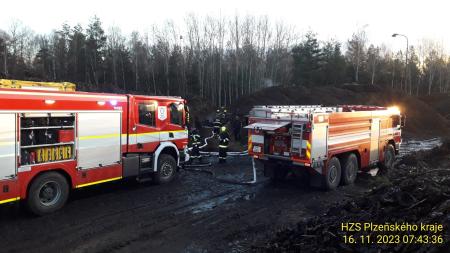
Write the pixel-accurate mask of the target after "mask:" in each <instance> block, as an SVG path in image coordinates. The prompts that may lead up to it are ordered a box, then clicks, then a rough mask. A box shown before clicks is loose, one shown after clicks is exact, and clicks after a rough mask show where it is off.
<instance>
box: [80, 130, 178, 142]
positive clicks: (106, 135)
mask: <svg viewBox="0 0 450 253" xmlns="http://www.w3.org/2000/svg"><path fill="white" fill-rule="evenodd" d="M179 132H186V130H174V131H158V132H147V133H139V134H130V135H129V136H130V137H136V136H143V135H154V134H162V133H179ZM119 136H121V137H126V136H127V134H104V135H88V136H81V137H79V139H80V140H92V139H107V138H114V137H119Z"/></svg>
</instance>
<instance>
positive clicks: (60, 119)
mask: <svg viewBox="0 0 450 253" xmlns="http://www.w3.org/2000/svg"><path fill="white" fill-rule="evenodd" d="M1 81H2V80H0V84H2V82H1ZM3 83H5V81H3ZM14 83H15V85H17V84H18V83H20V81H16V82H14ZM24 83H25V84H26V86H27V87H28V88H26V89H25V88H24V87H20V89H16V88H17V87H12V86H11V85H9V86H7V87H9V88H0V164H1V166H0V204H3V203H7V202H12V201H17V200H23V199H25V200H26V203H27V206H28V207H29V209H30V210H31V211H32V212H34V213H36V214H38V215H43V214H47V213H51V212H53V211H56V210H58V209H60V208H61V207H62V206H63V205H64V204H65V202H66V201H67V199H68V195H69V191H70V189H75V188H81V187H86V186H90V185H95V184H99V183H104V182H109V181H114V180H119V179H122V178H125V177H135V178H137V179H138V180H147V179H151V180H153V181H154V182H156V183H166V182H169V181H171V180H172V179H173V178H174V177H175V175H176V172H177V165H178V164H179V162H180V156H182V155H183V151H184V150H185V148H186V146H187V143H188V132H187V130H186V129H187V128H186V125H185V119H186V117H187V115H186V113H187V112H186V106H185V100H184V99H182V98H179V97H160V96H140V95H117V94H104V93H88V92H71V91H70V90H72V88H73V86H72V85H70V84H68V83H62V84H61V85H60V86H58V85H57V84H55V83H50V85H45V84H46V83H39V84H36V83H32V85H30V84H29V82H24ZM23 86H25V85H23ZM55 87H56V88H55ZM61 87H63V88H61ZM67 87H69V88H70V89H67ZM61 90H63V91H61ZM68 90H69V91H68Z"/></svg>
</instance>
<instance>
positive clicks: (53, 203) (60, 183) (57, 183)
mask: <svg viewBox="0 0 450 253" xmlns="http://www.w3.org/2000/svg"><path fill="white" fill-rule="evenodd" d="M68 198H69V184H68V183H67V180H66V178H65V177H64V176H63V175H61V174H60V173H58V172H46V173H44V174H41V175H39V176H38V177H37V178H36V179H34V180H33V182H32V183H31V185H30V188H29V190H28V197H27V206H28V209H29V210H30V211H31V212H32V213H34V214H36V215H39V216H42V215H46V214H50V213H53V212H55V211H57V210H59V209H61V208H62V207H63V206H64V205H65V204H66V202H67V199H68Z"/></svg>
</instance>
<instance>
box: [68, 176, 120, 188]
mask: <svg viewBox="0 0 450 253" xmlns="http://www.w3.org/2000/svg"><path fill="white" fill-rule="evenodd" d="M119 179H122V177H114V178H110V179H105V180H100V181H95V182H92V183H87V184H80V185H77V186H76V187H75V188H81V187H86V186H91V185H96V184H101V183H106V182H111V181H116V180H119Z"/></svg>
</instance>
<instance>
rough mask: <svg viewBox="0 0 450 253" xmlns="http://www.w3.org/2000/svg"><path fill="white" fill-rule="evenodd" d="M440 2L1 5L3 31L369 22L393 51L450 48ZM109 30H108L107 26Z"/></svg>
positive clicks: (332, 29) (44, 0)
mask: <svg viewBox="0 0 450 253" xmlns="http://www.w3.org/2000/svg"><path fill="white" fill-rule="evenodd" d="M449 7H450V6H449V4H448V3H446V1H444V0H443V1H438V0H426V1H425V0H423V1H418V0H409V1H404V0H390V1H388V0H372V1H367V0H341V1H336V0H335V1H333V0H292V1H291V0H270V1H269V0H221V1H217V0H184V1H183V0H156V1H155V0H147V1H144V0H127V1H124V0H120V1H119V0H72V1H63V0H59V1H58V0H39V1H37V0H29V1H23V0H6V1H2V2H1V4H0V29H3V30H6V31H7V30H8V27H9V25H10V24H11V21H12V20H14V19H15V20H20V21H22V22H23V24H25V25H27V26H29V27H30V28H31V29H33V30H34V31H36V32H38V33H49V32H50V31H51V30H52V29H58V28H60V27H61V24H62V23H63V22H67V23H68V24H69V25H75V24H77V23H81V24H82V25H83V26H85V25H86V24H87V23H88V21H89V18H90V17H92V16H94V15H97V16H98V17H99V18H100V19H101V21H102V22H103V24H104V26H105V28H107V27H108V26H110V25H117V26H119V27H120V28H121V29H122V31H123V32H124V33H127V34H128V33H130V32H131V31H133V30H138V31H141V32H143V31H146V30H148V28H149V27H150V25H151V24H161V23H163V22H164V21H165V20H167V19H172V20H174V21H175V22H176V23H178V24H181V23H182V22H183V21H184V18H185V17H186V14H187V13H190V12H193V13H196V14H198V15H201V16H203V15H213V16H218V15H219V14H221V15H223V16H232V15H234V14H235V13H238V14H239V15H241V16H244V15H247V14H251V15H267V16H269V18H270V20H271V21H272V22H276V21H280V20H282V21H283V22H285V23H288V24H292V25H294V26H295V27H296V28H297V30H298V31H299V32H300V33H304V32H305V31H307V30H309V29H311V30H313V31H315V32H317V33H318V35H319V38H320V39H322V40H326V39H330V38H335V39H337V40H340V41H345V40H346V39H348V38H349V37H350V36H351V34H352V33H353V32H354V31H355V30H356V29H357V28H358V27H362V26H364V25H366V24H367V25H368V26H366V31H367V34H368V37H369V40H370V41H371V42H373V43H375V44H381V43H383V42H384V43H385V44H386V45H388V46H389V47H392V48H393V49H398V48H400V47H401V48H404V45H405V42H404V40H402V39H401V38H396V39H394V38H391V34H392V33H395V32H397V33H403V34H406V35H407V36H408V37H409V39H410V44H417V42H418V41H419V40H421V39H422V38H429V39H434V40H436V41H439V42H442V43H443V44H444V46H445V47H446V49H447V50H448V49H449V48H450V32H449V25H450V14H449V13H450V8H449ZM105 30H106V29H105Z"/></svg>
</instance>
